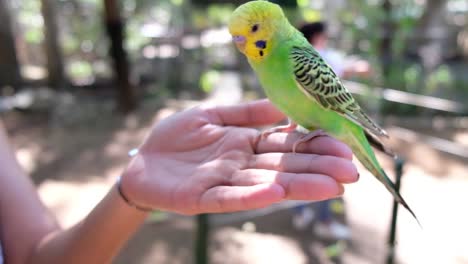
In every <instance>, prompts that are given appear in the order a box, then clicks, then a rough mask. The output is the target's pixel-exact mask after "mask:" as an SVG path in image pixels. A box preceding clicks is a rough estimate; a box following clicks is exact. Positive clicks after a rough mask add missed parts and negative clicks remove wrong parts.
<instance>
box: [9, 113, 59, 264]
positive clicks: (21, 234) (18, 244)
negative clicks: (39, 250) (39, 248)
mask: <svg viewBox="0 0 468 264" xmlns="http://www.w3.org/2000/svg"><path fill="white" fill-rule="evenodd" d="M13 153H14V152H13V151H12V149H11V147H10V146H9V144H8V140H7V136H6V132H5V130H4V128H3V125H2V123H1V122H0V224H1V225H0V240H1V242H2V247H3V250H4V252H5V258H6V262H7V263H25V262H26V260H27V258H28V257H29V256H30V255H31V253H32V252H33V250H34V248H35V247H36V245H37V243H38V242H39V241H40V240H41V239H42V238H43V237H44V235H45V234H48V233H50V232H52V231H53V230H57V229H58V225H57V222H56V221H55V218H54V217H53V216H52V215H51V214H50V213H49V212H48V211H47V209H46V208H45V207H44V205H43V204H42V203H41V201H40V200H39V197H38V195H37V193H36V190H35V188H34V185H33V184H32V182H31V181H30V179H29V178H28V177H27V176H26V175H25V174H24V172H23V171H22V169H21V168H20V166H19V164H18V162H17V161H16V157H15V156H14V154H13Z"/></svg>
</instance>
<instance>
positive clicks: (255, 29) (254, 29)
mask: <svg viewBox="0 0 468 264" xmlns="http://www.w3.org/2000/svg"><path fill="white" fill-rule="evenodd" d="M257 30H258V24H255V25H253V26H252V32H257Z"/></svg>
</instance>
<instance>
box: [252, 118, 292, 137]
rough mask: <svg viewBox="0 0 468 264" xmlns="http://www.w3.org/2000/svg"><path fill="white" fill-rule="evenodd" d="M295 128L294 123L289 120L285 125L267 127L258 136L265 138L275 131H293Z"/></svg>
mask: <svg viewBox="0 0 468 264" xmlns="http://www.w3.org/2000/svg"><path fill="white" fill-rule="evenodd" d="M296 128H297V124H296V123H293V122H289V124H287V125H284V126H277V127H272V128H269V129H267V130H265V131H263V132H262V134H261V135H260V138H261V139H265V138H267V137H268V136H269V135H270V134H273V133H277V132H283V133H289V132H293V131H294V130H296Z"/></svg>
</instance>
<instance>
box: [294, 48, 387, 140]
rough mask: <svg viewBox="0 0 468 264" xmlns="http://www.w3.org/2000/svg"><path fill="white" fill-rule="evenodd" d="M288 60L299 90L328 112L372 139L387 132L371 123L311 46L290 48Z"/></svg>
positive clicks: (385, 134)
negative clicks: (330, 111)
mask: <svg viewBox="0 0 468 264" xmlns="http://www.w3.org/2000/svg"><path fill="white" fill-rule="evenodd" d="M289 58H290V59H291V61H292V65H293V69H294V75H295V78H296V82H297V83H298V86H299V88H300V89H301V90H302V91H303V92H304V93H305V94H306V95H307V96H308V97H310V98H313V99H315V100H316V101H317V102H318V103H319V104H320V105H322V106H323V107H324V108H326V109H331V110H333V111H336V112H337V113H339V114H341V115H343V116H345V117H346V118H348V119H349V120H351V121H353V122H354V123H356V124H358V125H360V126H361V127H363V128H364V129H365V130H366V131H367V132H369V133H370V134H372V135H375V136H386V137H388V135H387V132H385V130H383V129H382V128H380V127H379V126H378V125H377V124H376V123H375V122H374V121H372V120H371V119H370V118H369V117H368V116H367V115H366V114H365V113H364V112H363V111H362V109H361V107H360V106H359V105H358V103H357V102H356V100H354V98H353V96H352V95H351V93H350V92H349V91H348V90H347V89H346V88H345V87H344V86H343V84H342V83H341V81H340V79H339V78H338V77H337V76H336V74H335V73H334V72H333V70H332V69H331V68H330V66H328V64H327V63H326V62H325V61H324V60H323V59H322V58H321V57H320V55H319V54H318V53H317V52H316V51H315V50H314V49H313V48H312V47H311V46H302V47H293V48H292V50H291V53H290V55H289Z"/></svg>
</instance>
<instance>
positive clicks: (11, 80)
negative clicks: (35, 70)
mask: <svg viewBox="0 0 468 264" xmlns="http://www.w3.org/2000/svg"><path fill="white" fill-rule="evenodd" d="M21 82H22V81H21V74H20V67H19V63H18V59H17V57H16V47H15V38H14V35H13V31H12V27H11V16H10V8H9V6H8V1H6V0H0V87H1V86H4V85H10V86H12V87H13V88H19V86H20V85H21Z"/></svg>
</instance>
